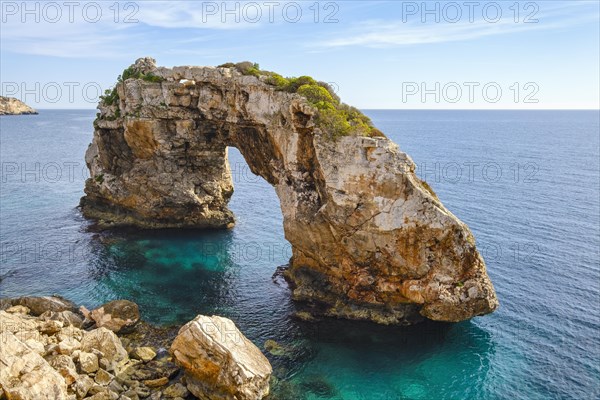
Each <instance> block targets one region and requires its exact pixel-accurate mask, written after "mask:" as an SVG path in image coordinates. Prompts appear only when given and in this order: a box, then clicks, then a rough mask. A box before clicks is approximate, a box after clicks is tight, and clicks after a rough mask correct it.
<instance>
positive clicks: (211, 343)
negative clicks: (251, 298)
mask: <svg viewBox="0 0 600 400" xmlns="http://www.w3.org/2000/svg"><path fill="white" fill-rule="evenodd" d="M171 353H172V354H173V357H174V358H175V360H176V362H177V363H178V364H179V365H181V367H182V368H183V369H184V371H185V373H186V382H187V387H188V389H189V390H190V392H192V394H193V395H195V396H196V397H198V398H200V399H207V400H221V399H222V400H227V399H237V400H256V399H262V398H263V397H265V396H266V395H268V394H269V378H270V377H271V373H272V372H273V370H272V368H271V364H269V360H267V358H266V357H265V356H264V355H263V354H262V353H261V352H260V350H259V349H258V347H256V346H255V345H254V344H253V343H252V342H251V341H250V340H248V339H247V338H246V337H245V336H244V335H243V334H242V333H241V332H240V331H239V330H238V329H237V328H236V326H235V324H234V323H233V321H231V320H229V319H227V318H223V317H218V316H212V317H207V316H204V315H199V316H197V317H196V318H195V319H194V320H193V321H190V322H188V323H187V324H186V325H184V326H183V327H182V328H181V330H180V331H179V335H177V337H176V338H175V340H174V341H173V345H172V346H171Z"/></svg>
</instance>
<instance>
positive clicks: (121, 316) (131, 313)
mask: <svg viewBox="0 0 600 400" xmlns="http://www.w3.org/2000/svg"><path fill="white" fill-rule="evenodd" d="M82 312H83V314H84V315H85V316H86V318H88V319H90V320H93V321H94V322H95V323H96V326H97V327H99V328H100V327H105V328H107V329H110V330H111V331H113V332H128V331H131V329H132V328H133V327H134V326H135V325H136V324H137V323H138V322H139V321H140V310H139V308H138V306H137V304H135V303H134V302H132V301H129V300H113V301H110V302H108V303H106V304H104V305H102V306H101V307H99V308H96V309H95V310H92V311H91V312H89V311H87V309H85V308H83V309H82Z"/></svg>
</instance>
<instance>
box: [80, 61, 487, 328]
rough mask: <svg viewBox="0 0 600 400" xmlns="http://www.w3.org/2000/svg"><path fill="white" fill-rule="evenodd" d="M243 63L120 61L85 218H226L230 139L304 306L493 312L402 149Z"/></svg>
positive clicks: (479, 269)
mask: <svg viewBox="0 0 600 400" xmlns="http://www.w3.org/2000/svg"><path fill="white" fill-rule="evenodd" d="M246 71H248V69H246ZM250 71H251V73H250V74H243V73H242V72H244V70H242V72H240V68H236V67H233V66H227V67H221V68H214V67H187V66H183V67H174V68H172V69H169V68H163V67H156V66H155V64H154V60H152V59H148V58H146V59H140V60H138V61H137V62H136V64H134V65H133V66H132V67H130V68H128V69H127V70H126V71H125V72H126V74H124V76H123V77H122V78H121V79H120V81H119V83H118V84H117V86H116V88H115V90H114V91H113V92H109V93H107V95H106V97H105V98H104V99H103V101H102V102H101V103H100V105H99V109H100V113H99V114H98V118H97V119H96V121H95V132H94V138H93V142H92V144H91V145H90V147H89V149H88V151H87V153H86V162H87V164H88V166H89V169H90V172H91V178H90V179H88V181H87V182H86V188H85V192H86V196H85V197H84V198H83V199H82V202H81V205H82V210H83V213H84V215H86V216H88V217H91V218H95V219H97V220H99V222H100V223H101V224H103V225H105V226H111V225H113V226H114V225H122V224H127V225H135V226H141V227H150V228H163V227H215V228H226V227H231V226H233V225H234V217H233V215H232V213H231V211H229V209H228V208H227V202H228V200H229V198H230V197H231V195H232V192H233V185H232V180H231V173H230V170H229V165H228V161H227V147H228V146H234V147H236V148H238V149H239V150H240V152H241V153H242V154H243V156H244V158H245V159H246V161H247V163H248V165H249V166H250V168H251V170H252V171H253V172H254V173H255V174H258V175H260V176H262V177H263V178H264V179H265V180H267V181H268V182H269V183H270V184H272V185H273V186H274V187H275V190H276V193H277V195H278V197H279V200H280V204H281V211H282V213H283V218H284V231H285V236H286V239H287V240H288V241H289V242H290V243H291V245H292V253H293V256H292V259H291V260H290V267H289V269H288V271H287V272H286V276H287V278H288V279H289V281H290V282H291V284H292V288H293V297H294V298H295V299H297V300H301V301H302V302H303V303H305V304H308V305H310V307H311V311H312V312H313V313H314V314H321V315H327V316H336V317H343V318H350V319H364V320H372V321H376V322H379V323H384V324H399V323H410V322H414V321H415V320H418V319H419V318H420V317H421V316H425V317H427V318H430V319H433V320H439V321H461V320H465V319H468V318H471V317H474V316H477V315H483V314H487V313H490V312H492V311H494V310H495V309H496V308H497V306H498V302H497V299H496V295H495V292H494V288H493V286H492V284H491V282H490V280H489V278H488V276H487V273H486V268H485V264H484V261H483V259H482V258H481V256H480V254H479V253H478V252H477V249H476V248H475V240H474V238H473V235H472V234H471V232H470V230H469V228H468V227H467V226H466V225H465V224H464V223H462V222H461V221H460V220H458V219H457V218H456V217H455V216H454V215H453V214H452V213H451V212H450V211H448V210H447V209H446V208H445V207H444V206H443V205H442V203H441V202H440V201H439V199H438V198H437V196H436V195H435V194H434V193H433V191H432V190H431V189H430V188H429V187H428V186H427V184H425V183H424V182H422V181H421V180H419V179H418V177H417V176H416V175H415V173H414V170H415V165H414V163H413V161H412V160H411V159H410V157H409V156H408V155H406V154H405V153H403V152H402V151H400V149H399V148H398V146H397V145H396V144H394V143H393V142H391V141H390V140H388V139H387V138H385V137H383V135H381V134H380V133H379V132H378V131H377V130H376V129H374V128H372V127H370V126H369V125H368V123H362V122H360V121H359V122H358V123H356V122H353V121H355V120H353V121H350V123H347V121H341V122H340V121H338V120H335V117H336V115H335V113H334V111H335V110H334V111H331V112H330V110H329V109H328V108H327V107H330V106H329V105H328V104H325V106H323V103H319V102H318V101H320V97H319V98H316V100H315V99H314V98H312V100H313V101H309V100H311V97H310V96H302V95H299V94H296V93H290V92H289V91H285V90H279V88H278V86H277V80H276V79H274V77H275V78H277V76H275V75H273V74H261V73H260V71H259V70H258V69H256V71H258V72H256V73H255V72H254V70H252V69H250ZM274 81H275V83H274ZM309 86H310V85H309ZM309 89H310V88H309ZM306 92H307V93H308V92H310V90H307V91H306ZM318 94H319V96H321V97H322V94H320V93H318ZM317 97H318V96H317ZM332 97H333V96H332ZM333 101H337V99H333ZM349 112H350V111H349ZM328 113H329V114H328ZM344 115H348V113H346V114H344ZM330 116H332V117H331V118H329V117H330ZM325 117H328V119H326V118H325ZM358 118H359V119H360V118H361V117H358ZM332 120H333V121H334V123H331V121H332ZM343 124H346V125H344V128H343V130H338V127H339V126H341V125H343ZM334 131H335V132H334ZM340 132H341V133H340Z"/></svg>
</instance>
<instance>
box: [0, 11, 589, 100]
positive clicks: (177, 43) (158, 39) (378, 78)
mask: <svg viewBox="0 0 600 400" xmlns="http://www.w3.org/2000/svg"><path fill="white" fill-rule="evenodd" d="M0 7H1V22H0V45H1V46H0V47H1V49H0V56H1V59H0V81H1V88H0V92H1V94H2V95H4V96H10V97H17V98H19V99H21V100H23V101H25V102H26V103H28V104H30V105H32V106H33V107H36V108H42V109H44V108H90V109H93V108H95V107H96V104H97V101H98V95H99V94H101V92H102V91H104V90H105V89H107V88H110V87H111V86H112V85H113V84H114V82H115V81H116V78H117V76H118V75H119V74H120V73H121V72H122V71H123V69H125V68H126V67H128V66H129V65H131V64H132V63H133V62H134V61H135V60H136V59H137V58H139V57H144V56H150V57H153V58H155V59H156V60H157V64H158V65H163V66H175V65H219V64H223V63H225V62H229V61H234V62H238V61H245V60H248V61H252V62H257V63H259V64H260V67H261V69H265V70H270V71H276V72H278V73H280V74H281V75H284V76H299V75H310V76H313V77H314V78H316V79H318V80H321V81H325V82H330V84H331V85H332V86H333V87H334V88H335V89H336V91H337V92H338V94H339V95H340V96H341V98H342V100H343V101H344V102H346V103H348V104H351V105H354V106H356V107H359V108H362V109H598V108H599V107H600V104H599V102H600V80H599V79H600V78H599V76H600V43H599V40H600V39H599V38H600V1H598V0H591V1H587V0H584V1H573V0H571V1H533V2H532V1H512V0H511V1H495V2H493V1H456V2H453V1H430V2H423V1H415V2H413V1H320V2H316V1H314V0H313V1H307V2H302V1H268V0H267V1H244V2H242V1H237V2H236V1H233V2H223V1H214V2H213V1H181V2H179V1H169V2H162V1H125V2H115V1H106V2H102V1H95V2H93V1H92V2H79V1H50V2H46V1H44V2H40V1H30V2H23V1H2V2H0Z"/></svg>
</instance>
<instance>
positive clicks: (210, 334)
mask: <svg viewBox="0 0 600 400" xmlns="http://www.w3.org/2000/svg"><path fill="white" fill-rule="evenodd" d="M22 299H23V298H19V299H0V305H1V306H2V308H4V310H0V340H1V341H0V398H1V399H4V398H7V399H8V400H38V399H42V400H44V399H47V400H51V399H52V400H79V399H92V400H139V399H142V398H148V399H150V400H159V399H165V398H166V399H177V400H182V399H185V398H190V397H189V396H190V392H191V393H192V394H194V395H195V396H197V397H198V398H201V399H211V400H212V399H233V398H237V399H238V400H242V399H260V398H262V397H264V396H265V395H266V394H267V393H268V392H269V377H270V374H271V366H270V364H269V362H268V361H267V360H266V358H265V357H264V356H263V355H262V353H261V352H260V351H259V350H258V349H257V348H256V347H255V346H254V345H253V344H252V343H251V342H250V341H248V339H246V338H245V337H244V336H243V335H242V334H241V333H240V331H239V330H237V328H236V327H235V325H234V324H233V322H231V321H230V320H228V319H225V318H219V317H210V318H209V317H203V316H198V317H197V318H196V319H195V320H194V321H192V322H190V323H188V324H187V325H185V326H184V327H183V328H181V330H180V332H179V334H177V331H176V330H174V329H171V328H164V329H163V328H157V327H152V326H150V325H148V324H146V323H144V322H143V321H140V322H139V323H137V324H136V325H135V326H133V327H131V330H130V331H128V332H127V333H124V334H121V336H120V337H119V336H117V334H116V333H115V332H113V331H112V330H110V329H108V328H107V327H105V326H102V327H97V326H96V325H95V324H94V325H91V326H90V324H89V323H88V324H83V325H86V326H90V328H89V329H88V330H85V329H81V326H82V324H81V321H82V316H80V315H78V314H76V313H75V312H72V311H70V310H62V311H56V310H57V308H60V307H57V299H58V300H60V301H61V302H63V303H62V304H63V305H65V306H68V307H69V308H71V307H74V304H73V303H71V302H69V301H67V300H65V299H62V298H57V297H44V298H41V297H29V298H27V299H28V300H27V304H30V305H35V306H36V307H39V308H36V311H37V313H39V314H41V315H39V316H35V315H32V314H31V313H30V309H29V308H27V307H25V306H23V305H20V304H19V303H22V302H23V300H22ZM120 302H121V303H120V304H121V305H127V306H129V307H130V306H131V305H132V304H135V303H131V302H127V303H124V302H123V301H122V300H121V301H120ZM13 303H14V304H16V305H12V304H13ZM42 304H44V305H46V306H47V307H48V309H47V310H44V309H42V308H41V305H42ZM109 304H110V303H107V304H105V305H104V307H105V309H111V306H109ZM112 306H114V304H112ZM119 309H120V308H119ZM135 309H136V310H137V305H136V306H135ZM71 314H72V315H71ZM65 316H67V317H66V318H65ZM75 317H76V318H75ZM174 339H175V340H174ZM171 345H172V346H171ZM169 347H172V351H173V352H174V353H175V354H177V360H176V361H177V362H178V363H181V365H182V366H183V367H184V368H186V370H185V372H186V375H187V378H188V379H187V380H186V379H185V377H184V375H183V373H182V372H181V371H180V368H179V367H178V366H177V364H175V362H174V361H175V360H174V359H173V358H172V357H171V356H170V355H169V353H168V352H167V351H166V348H169ZM130 356H131V357H130ZM207 379H213V380H214V382H213V381H208V380H207ZM211 382H212V383H211ZM215 382H216V383H215ZM188 388H189V389H188ZM234 396H236V397H234Z"/></svg>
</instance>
